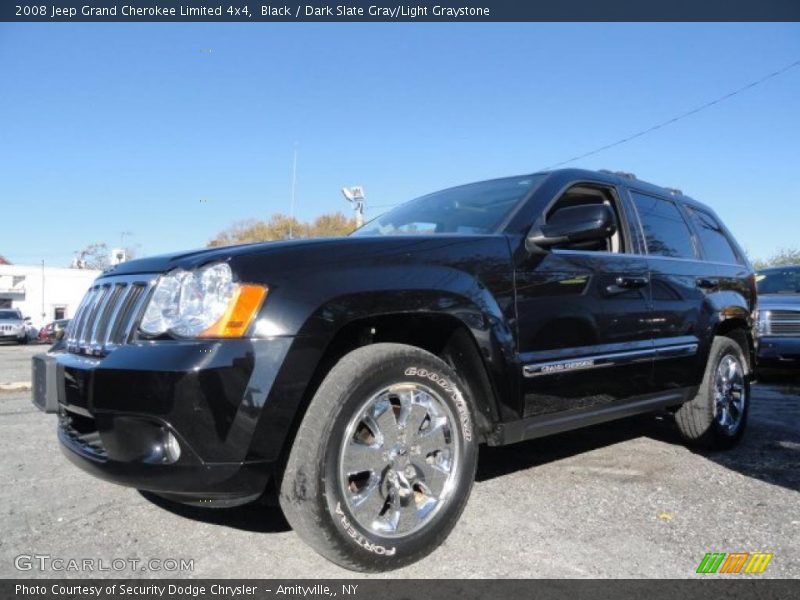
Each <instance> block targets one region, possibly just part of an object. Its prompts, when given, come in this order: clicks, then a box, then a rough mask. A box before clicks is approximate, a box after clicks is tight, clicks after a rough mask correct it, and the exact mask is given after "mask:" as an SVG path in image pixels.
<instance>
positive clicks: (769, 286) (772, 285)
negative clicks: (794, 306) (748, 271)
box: [756, 266, 800, 294]
mask: <svg viewBox="0 0 800 600" xmlns="http://www.w3.org/2000/svg"><path fill="white" fill-rule="evenodd" d="M756 282H758V293H759V294H800V266H797V267H786V268H783V269H768V270H766V271H761V272H759V273H758V274H757V275H756Z"/></svg>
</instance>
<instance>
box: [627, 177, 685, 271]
mask: <svg viewBox="0 0 800 600" xmlns="http://www.w3.org/2000/svg"><path fill="white" fill-rule="evenodd" d="M631 195H632V196H633V201H634V203H635V204H636V210H637V211H638V213H639V218H640V219H641V221H642V227H643V228H644V236H645V238H646V240H647V252H648V253H649V254H657V255H660V256H669V257H672V258H696V256H695V253H694V244H692V237H691V234H690V233H689V227H688V226H687V225H686V221H684V220H683V216H682V215H681V213H680V211H679V210H678V207H677V206H675V203H674V202H670V201H669V200H662V199H661V198H656V197H655V196H647V195H645V194H640V193H638V192H631Z"/></svg>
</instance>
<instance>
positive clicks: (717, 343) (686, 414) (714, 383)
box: [675, 336, 750, 450]
mask: <svg viewBox="0 0 800 600" xmlns="http://www.w3.org/2000/svg"><path fill="white" fill-rule="evenodd" d="M737 337H738V336H737ZM742 337H743V338H744V336H742ZM742 341H745V340H744V339H743V340H742ZM745 343H746V342H745ZM723 365H724V366H723ZM732 365H735V367H734V366H732ZM747 365H748V362H747V358H746V356H745V352H744V350H743V348H742V343H741V342H740V341H738V340H736V339H733V338H731V337H723V336H717V337H715V338H714V341H713V343H712V344H711V351H710V352H709V356H708V364H707V365H706V370H705V373H704V375H703V382H702V383H701V384H700V389H699V390H698V392H697V395H696V396H695V397H694V398H693V399H692V400H690V401H688V402H686V403H685V404H683V405H682V406H681V407H680V408H679V409H678V410H677V412H676V413H675V422H676V423H677V425H678V429H679V430H680V432H681V435H682V436H683V438H684V439H685V440H686V441H687V442H689V443H690V444H692V445H696V446H700V447H703V448H707V449H709V450H727V449H729V448H732V447H733V446H735V445H736V444H737V443H738V442H739V440H740V439H741V438H742V436H743V435H744V432H745V429H746V427H747V415H748V412H749V410H750V377H749V369H748V366H747ZM734 368H735V369H736V373H735V374H734V371H732V369H734ZM723 372H724V373H727V375H728V377H729V381H725V379H724V377H723V376H722V373H723ZM718 400H719V401H718ZM726 412H727V415H728V416H727V418H726V416H725V413H726Z"/></svg>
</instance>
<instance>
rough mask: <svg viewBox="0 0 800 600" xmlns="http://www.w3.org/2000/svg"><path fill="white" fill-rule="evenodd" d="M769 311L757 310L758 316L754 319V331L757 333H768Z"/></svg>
mask: <svg viewBox="0 0 800 600" xmlns="http://www.w3.org/2000/svg"><path fill="white" fill-rule="evenodd" d="M770 316H771V315H770V312H769V311H768V310H759V311H758V318H757V319H756V333H757V334H758V335H767V334H768V333H769V319H770Z"/></svg>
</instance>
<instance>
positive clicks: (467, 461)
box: [320, 353, 478, 565]
mask: <svg viewBox="0 0 800 600" xmlns="http://www.w3.org/2000/svg"><path fill="white" fill-rule="evenodd" d="M365 367H366V368H365V371H366V372H365V373H364V375H363V377H361V378H360V379H359V380H355V381H353V382H352V383H351V385H348V386H347V387H346V389H345V390H344V391H343V393H342V395H341V404H340V405H339V406H340V407H341V408H340V410H339V411H338V413H337V414H336V415H335V416H334V418H333V424H332V427H331V430H330V434H329V436H328V438H327V440H326V442H325V451H324V456H323V461H322V473H321V475H322V484H321V487H320V496H321V497H320V501H321V504H322V506H321V508H322V514H323V515H326V516H327V518H326V520H327V521H328V526H329V527H330V528H332V529H333V530H334V531H335V532H336V534H337V536H338V537H340V538H341V539H343V540H344V542H345V544H346V545H348V546H350V551H351V552H352V553H353V554H355V555H356V556H359V557H361V560H367V561H370V562H382V561H383V560H385V561H387V562H388V561H391V562H392V563H395V564H397V565H400V564H403V563H405V562H411V561H412V560H417V559H418V558H419V557H420V556H422V555H425V554H427V553H428V552H429V551H431V550H433V549H434V548H436V546H438V545H439V543H440V542H441V540H443V539H444V538H445V537H446V536H447V534H448V533H449V532H450V530H451V529H452V528H453V526H454V525H455V523H456V521H457V520H458V517H459V516H460V514H461V512H462V510H463V508H464V505H465V504H466V499H467V497H468V496H469V491H470V488H471V486H472V482H473V479H474V476H475V466H476V463H477V446H478V444H477V440H476V435H477V432H476V431H475V427H474V416H473V414H472V410H471V403H470V402H469V400H468V398H467V396H466V389H465V387H464V386H462V384H461V383H460V382H459V381H458V379H457V378H456V377H455V374H454V373H453V372H452V370H451V369H449V367H447V366H446V365H444V364H443V363H440V362H439V361H437V360H431V358H429V357H427V356H425V354H423V353H419V355H418V356H402V357H401V356H398V357H393V358H392V359H391V360H389V361H385V362H382V363H381V364H380V365H377V366H370V365H365ZM401 382H404V383H419V384H422V385H425V386H427V387H429V388H431V389H432V390H433V391H435V392H436V393H437V394H438V395H439V397H440V398H441V399H442V400H443V401H444V402H445V403H446V404H447V405H448V407H449V408H450V411H451V412H452V414H453V416H454V418H455V419H456V420H457V421H458V422H457V423H454V424H453V425H454V428H453V429H454V431H455V432H456V435H458V436H459V442H460V443H459V444H458V446H459V450H458V460H459V461H460V464H461V466H460V470H459V474H458V475H457V479H456V481H455V482H454V485H453V489H452V490H451V491H450V494H449V496H448V498H447V499H446V500H445V504H444V505H443V506H442V507H441V508H440V509H439V510H438V512H437V513H436V514H435V515H434V516H433V517H432V519H431V520H430V521H429V522H428V523H426V525H425V527H423V528H422V529H420V530H418V531H415V532H413V533H412V534H410V535H408V536H406V537H403V538H392V537H383V536H379V535H377V534H375V533H373V532H370V531H368V530H366V529H364V528H363V527H361V526H360V525H359V523H358V521H357V520H356V519H355V517H354V516H353V515H352V513H351V512H350V510H349V508H348V506H347V503H346V502H345V500H344V498H343V497H342V494H341V489H340V488H341V486H340V481H339V454H340V451H341V447H342V445H343V444H344V443H345V432H346V430H347V427H348V424H349V422H350V419H351V418H352V416H353V415H354V413H355V412H356V411H357V410H360V409H361V407H362V406H363V405H364V402H365V401H366V400H367V399H368V398H371V397H372V396H374V395H375V394H378V393H379V392H380V391H381V390H383V389H385V388H386V387H388V386H390V385H393V384H396V383H401Z"/></svg>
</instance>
